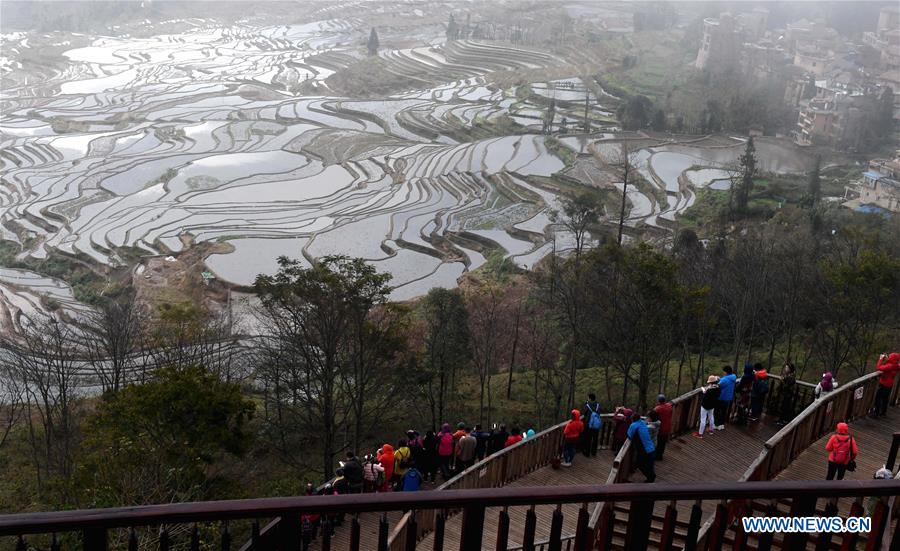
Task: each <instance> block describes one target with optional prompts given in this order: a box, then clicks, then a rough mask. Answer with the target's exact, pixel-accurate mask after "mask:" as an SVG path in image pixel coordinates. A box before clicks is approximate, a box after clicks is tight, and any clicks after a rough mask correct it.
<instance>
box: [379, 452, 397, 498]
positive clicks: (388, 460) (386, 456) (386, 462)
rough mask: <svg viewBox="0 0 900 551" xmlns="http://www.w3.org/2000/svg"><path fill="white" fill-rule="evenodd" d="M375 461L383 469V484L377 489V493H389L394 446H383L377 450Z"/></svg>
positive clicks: (392, 473)
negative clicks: (376, 460)
mask: <svg viewBox="0 0 900 551" xmlns="http://www.w3.org/2000/svg"><path fill="white" fill-rule="evenodd" d="M376 459H378V462H379V463H381V466H382V467H384V484H383V485H382V486H381V488H379V489H378V491H379V492H389V491H390V490H391V478H392V477H393V476H394V446H391V445H390V444H385V445H384V446H381V449H380V450H378V454H377V455H376Z"/></svg>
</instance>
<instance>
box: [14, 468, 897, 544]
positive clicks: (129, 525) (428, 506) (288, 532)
mask: <svg viewBox="0 0 900 551" xmlns="http://www.w3.org/2000/svg"><path fill="white" fill-rule="evenodd" d="M898 493H900V480H888V481H885V480H869V481H824V480H823V481H779V482H754V483H743V482H728V483H713V484H709V483H706V484H697V483H691V484H611V485H606V484H594V485H588V486H540V487H532V488H518V487H516V488H489V489H480V490H449V491H428V492H415V493H412V492H393V493H383V494H363V495H341V496H315V497H306V496H304V497H288V498H266V499H250V500H233V501H212V502H201V503H179V504H167V505H151V506H144V507H126V508H118V509H93V510H80V511H60V512H52V513H24V514H16V515H5V516H0V537H4V536H5V537H9V536H11V537H13V538H18V541H17V542H15V546H16V547H17V548H19V549H27V548H28V545H29V543H28V539H33V536H32V535H33V534H60V533H69V532H75V533H80V539H81V545H80V547H82V548H83V549H85V550H89V551H105V550H106V549H108V548H109V543H108V542H109V541H110V538H111V537H112V538H114V539H117V540H118V539H122V538H119V537H117V536H119V535H120V534H117V533H118V532H124V531H129V530H131V529H134V528H135V527H146V526H150V527H161V532H160V533H161V534H182V533H183V534H184V535H180V536H177V537H170V536H168V535H166V536H165V537H160V539H159V540H158V545H157V548H158V549H160V550H168V549H170V548H187V549H190V550H191V551H199V549H200V545H201V541H205V542H212V541H214V539H218V540H219V541H215V548H216V549H222V550H224V551H228V550H229V549H230V548H231V542H230V539H228V538H227V537H221V536H220V538H216V534H224V535H226V536H227V530H220V526H221V523H224V522H227V521H235V520H237V519H264V518H273V517H274V518H276V519H280V520H281V522H279V523H278V526H279V528H278V530H277V533H276V534H274V536H275V537H272V538H269V539H266V540H261V539H260V540H258V542H257V543H258V547H259V549H264V550H273V551H274V550H279V551H287V550H291V551H296V550H297V549H298V548H299V542H300V539H301V536H302V533H301V524H300V517H301V515H304V514H319V515H336V514H341V513H343V514H346V515H350V517H351V520H350V522H351V529H352V531H353V532H352V537H351V538H350V544H349V546H348V547H349V550H350V551H359V549H360V538H359V530H360V525H359V522H358V516H359V514H361V513H372V512H387V511H401V510H417V511H418V510H435V511H442V510H446V509H456V510H462V511H463V513H462V525H461V527H460V544H459V549H460V551H471V550H475V549H482V546H483V544H484V543H486V542H484V541H483V532H484V525H485V512H486V509H487V508H488V507H500V508H502V509H501V510H500V513H499V514H500V519H498V520H499V521H500V522H503V515H506V514H507V513H506V511H507V510H508V509H507V508H509V507H516V506H525V507H528V506H531V505H544V504H557V505H561V504H566V503H575V504H592V503H598V502H602V503H606V502H614V501H615V502H622V503H628V504H629V506H628V510H629V517H628V522H627V529H626V531H625V534H624V540H625V541H624V547H625V549H646V548H647V547H648V545H649V543H650V541H649V537H650V531H651V530H650V527H651V520H652V515H651V514H650V513H651V512H652V511H653V507H654V505H655V504H656V503H657V502H664V503H670V507H673V505H671V504H672V503H674V502H677V501H686V502H691V503H694V504H695V507H696V508H699V503H700V502H701V501H702V500H707V501H715V502H720V501H722V500H724V499H744V500H752V499H760V498H765V499H783V500H790V502H791V507H792V509H793V510H795V511H797V512H798V513H799V514H800V515H803V516H807V515H813V514H815V510H816V509H815V507H816V503H817V500H819V499H823V500H824V499H833V498H836V497H856V498H861V497H873V498H875V499H876V500H877V504H876V505H875V509H874V512H873V514H872V517H871V518H872V531H871V532H870V533H869V535H868V537H869V538H870V539H872V538H879V537H881V534H882V533H883V532H884V528H885V526H886V525H887V523H888V515H887V504H886V499H887V498H888V496H893V495H897V494H898ZM529 513H530V514H531V515H534V514H535V513H534V509H529ZM529 513H526V514H529ZM438 518H439V522H440V523H443V521H444V517H443V516H441V515H439V517H438ZM577 519H578V520H577V528H576V534H575V537H574V539H572V542H571V544H569V548H570V549H572V550H576V551H587V550H589V549H592V548H594V541H592V540H591V539H590V537H589V536H590V534H589V531H588V515H587V511H586V509H585V507H581V508H580V509H579V510H578V516H577ZM507 520H508V518H507ZM563 521H564V518H563V513H562V508H561V507H557V508H555V510H554V512H553V513H552V519H551V529H550V534H551V538H550V542H551V543H552V545H550V546H549V548H551V549H560V548H561V545H562V541H563V540H564V539H567V538H564V536H562V532H561V531H562V526H563ZM699 522H700V521H699V515H696V518H695V515H692V518H691V522H690V523H689V526H688V534H691V533H696V530H697V527H698V525H699ZM386 523H387V521H386V516H382V530H381V533H383V534H385V537H383V538H379V542H378V545H377V549H378V551H388V549H389V547H388V544H387V537H386V533H387V526H386ZM184 525H188V526H192V528H191V529H189V530H176V529H175V528H177V527H178V526H184ZM674 530H675V523H674V522H673V523H669V524H667V526H666V527H664V529H663V534H662V537H663V539H664V540H665V539H666V538H671V537H672V534H673V533H674ZM898 532H900V530H898V531H896V532H895V534H894V540H893V544H894V545H900V534H898ZM327 534H328V532H327V531H325V532H324V533H323V536H322V538H323V540H322V542H321V547H322V549H330V548H331V541H330V539H328V538H329V536H328V535H327ZM500 534H501V535H500V536H499V537H498V540H497V541H496V542H489V543H491V544H493V543H496V548H497V549H507V548H508V541H507V539H506V537H505V535H504V534H503V533H502V532H501V533H500ZM54 541H57V540H56V539H55V538H54ZM783 541H785V542H786V541H787V538H785V540H783ZM0 543H3V542H0ZM533 545H534V539H533V534H532V536H531V540H530V541H525V542H524V546H525V548H527V549H531V548H532V546H533ZM54 548H55V549H58V548H59V546H58V545H56V546H55V547H54ZM128 548H129V549H136V548H137V544H136V542H135V543H134V546H133V547H132V544H131V541H129V544H128ZM600 548H601V549H608V548H609V547H608V546H602V545H601V546H600ZM785 548H790V547H787V546H785ZM407 549H412V547H409V548H407ZM433 549H435V550H437V551H442V550H443V549H444V541H443V531H442V530H438V531H436V532H435V543H434V545H433Z"/></svg>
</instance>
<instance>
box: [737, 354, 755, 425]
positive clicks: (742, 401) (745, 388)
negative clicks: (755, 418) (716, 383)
mask: <svg viewBox="0 0 900 551" xmlns="http://www.w3.org/2000/svg"><path fill="white" fill-rule="evenodd" d="M754 381H756V375H755V374H754V373H753V366H752V365H750V363H749V362H748V363H746V364H744V375H743V377H741V380H740V382H738V385H737V390H736V392H737V414H738V423H739V424H741V425H746V424H747V420H748V419H749V418H750V394H751V393H752V391H753V383H754Z"/></svg>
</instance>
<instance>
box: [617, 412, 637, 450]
mask: <svg viewBox="0 0 900 551" xmlns="http://www.w3.org/2000/svg"><path fill="white" fill-rule="evenodd" d="M633 416H634V411H632V410H631V409H629V408H627V407H625V406H617V407H616V410H615V412H614V413H613V417H612V419H613V441H612V451H613V453H615V454H618V453H619V450H620V449H622V445H623V444H624V443H625V440H626V439H627V438H628V427H629V426H631V418H632V417H633Z"/></svg>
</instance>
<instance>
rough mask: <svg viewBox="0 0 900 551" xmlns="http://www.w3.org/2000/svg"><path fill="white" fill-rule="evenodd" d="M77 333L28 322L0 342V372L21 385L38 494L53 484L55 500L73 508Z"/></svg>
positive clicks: (50, 322)
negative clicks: (13, 336) (15, 334)
mask: <svg viewBox="0 0 900 551" xmlns="http://www.w3.org/2000/svg"><path fill="white" fill-rule="evenodd" d="M79 341H80V338H79V337H78V336H77V335H76V330H75V329H74V328H73V327H72V326H70V325H68V324H65V323H63V322H60V321H58V320H56V319H55V318H33V319H31V320H30V321H29V323H27V324H25V325H24V326H23V330H22V332H21V334H20V335H18V338H17V339H15V340H14V339H11V338H4V339H3V342H2V343H0V348H2V349H3V354H2V356H0V362H2V364H0V365H2V371H3V372H4V373H6V374H7V375H8V376H10V377H14V378H16V379H17V380H18V381H20V382H21V385H22V388H23V389H24V397H25V407H24V411H23V413H24V416H25V420H26V423H27V428H28V441H29V447H30V451H31V457H32V462H33V465H34V468H35V474H36V477H37V487H38V489H39V491H42V492H43V491H46V490H47V489H48V486H49V485H50V484H51V483H52V482H54V481H57V482H62V483H61V484H53V487H54V488H60V491H61V493H62V495H61V496H58V497H59V499H62V500H63V501H64V502H65V503H72V496H71V495H69V488H70V485H69V484H67V482H68V481H69V480H70V479H71V477H72V475H73V474H74V470H75V453H76V449H77V446H78V439H79V435H78V428H79V422H78V421H79V417H80V416H81V414H82V411H81V407H80V406H81V397H80V390H79V386H80V383H81V377H82V373H81V369H82V366H83V359H82V358H83V357H84V355H85V354H84V351H83V350H82V349H81V347H80V346H79V344H78V343H79Z"/></svg>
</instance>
